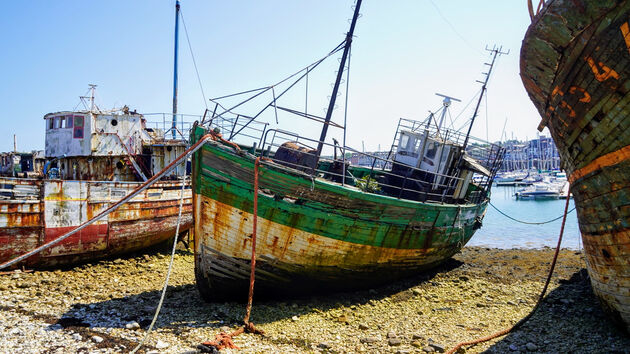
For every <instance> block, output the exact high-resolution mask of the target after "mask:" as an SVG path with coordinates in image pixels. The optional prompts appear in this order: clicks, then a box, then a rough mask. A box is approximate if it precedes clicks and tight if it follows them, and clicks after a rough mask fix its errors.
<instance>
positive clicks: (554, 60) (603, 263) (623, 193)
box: [521, 0, 630, 331]
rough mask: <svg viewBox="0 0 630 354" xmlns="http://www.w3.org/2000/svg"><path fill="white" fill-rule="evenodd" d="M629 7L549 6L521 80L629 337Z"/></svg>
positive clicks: (528, 40) (534, 32)
mask: <svg viewBox="0 0 630 354" xmlns="http://www.w3.org/2000/svg"><path fill="white" fill-rule="evenodd" d="M629 19H630V2H629V1H586V0H572V1H567V0H551V1H547V2H546V4H545V5H544V7H543V8H542V9H541V11H540V12H539V13H538V14H537V15H536V16H535V17H534V18H533V22H532V24H531V26H530V27H529V29H528V31H527V33H526V35H525V39H524V40H523V46H522V49H521V76H522V80H523V83H524V85H525V88H526V90H527V92H528V93H529V96H530V98H531V99H532V101H533V102H534V104H535V106H536V108H537V109H538V111H539V112H540V114H541V116H542V117H543V119H542V122H541V124H540V126H539V129H542V128H543V127H548V128H549V130H550V132H551V135H552V136H553V138H554V140H555V143H556V145H557V147H558V150H559V153H560V156H561V159H562V162H563V165H564V168H565V169H566V171H567V174H568V176H569V181H570V182H571V186H572V187H571V191H572V193H573V196H574V199H575V205H576V208H577V214H578V220H579V225H580V231H581V234H582V241H583V244H584V251H585V254H586V265H587V269H588V273H589V275H590V278H591V284H592V287H593V291H594V293H595V294H596V295H597V296H598V297H599V299H600V300H601V302H602V304H603V306H604V308H605V310H606V311H607V312H609V313H610V315H611V317H612V318H613V319H614V320H615V321H616V322H618V323H619V324H621V325H622V326H623V327H624V328H625V329H626V330H627V331H630V105H629V103H630V23H629V22H628V21H629Z"/></svg>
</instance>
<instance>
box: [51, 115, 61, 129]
mask: <svg viewBox="0 0 630 354" xmlns="http://www.w3.org/2000/svg"><path fill="white" fill-rule="evenodd" d="M62 122H63V117H55V118H54V121H53V129H59V128H61V124H62Z"/></svg>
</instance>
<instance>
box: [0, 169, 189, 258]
mask: <svg viewBox="0 0 630 354" xmlns="http://www.w3.org/2000/svg"><path fill="white" fill-rule="evenodd" d="M139 184H140V182H97V181H65V180H34V179H14V178H2V177H0V185H2V186H4V189H6V190H10V191H12V192H11V193H10V194H9V193H4V196H5V199H2V200H0V262H5V261H7V260H10V259H11V258H14V257H17V256H19V255H22V254H24V253H26V252H28V251H31V250H32V249H34V248H36V247H37V246H40V245H41V244H43V243H45V242H48V241H51V240H53V239H55V238H57V237H59V236H61V235H63V234H65V233H66V232H68V231H70V230H72V229H74V228H75V227H76V226H78V225H80V224H81V223H83V222H85V221H87V220H89V219H91V218H93V217H94V216H95V215H97V214H98V213H100V212H101V211H102V210H104V209H105V208H107V207H108V206H110V205H111V204H113V203H115V202H116V201H118V200H120V199H121V198H123V197H124V196H126V195H127V194H129V193H130V192H131V191H132V190H133V189H134V188H135V187H137V186H138V185H139ZM14 191H28V194H27V195H24V193H22V194H20V193H14ZM181 193H182V189H181V182H158V183H156V184H155V185H153V186H152V187H150V188H148V189H147V190H145V191H144V192H143V193H141V194H139V195H138V196H136V197H134V198H133V199H132V200H131V201H129V202H128V203H127V204H125V205H123V206H122V207H120V208H119V209H118V210H116V211H114V212H112V213H111V214H109V215H108V216H106V217H104V218H102V219H101V220H98V221H96V222H95V223H94V224H92V225H90V226H88V227H87V228H85V229H83V230H81V231H80V232H78V233H76V234H74V235H72V236H70V237H69V238H67V239H65V240H64V241H62V242H60V243H59V244H57V245H55V246H53V247H51V248H49V249H46V250H44V251H42V252H41V253H40V254H38V255H35V256H33V257H31V258H29V259H27V260H25V261H24V262H23V263H22V265H26V266H28V267H51V266H60V265H69V264H74V263H78V262H85V261H88V260H92V259H98V258H103V257H108V256H113V255H117V254H121V253H125V252H131V251H135V250H138V249H142V248H145V247H148V246H151V245H155V244H158V243H160V242H163V241H166V240H168V239H169V238H171V237H173V236H174V234H175V228H176V224H177V215H178V211H179V201H180V197H181ZM191 201H192V196H191V191H190V188H186V189H185V190H184V209H183V210H182V221H181V225H180V232H183V231H186V230H188V229H189V228H190V227H191V226H192V205H191Z"/></svg>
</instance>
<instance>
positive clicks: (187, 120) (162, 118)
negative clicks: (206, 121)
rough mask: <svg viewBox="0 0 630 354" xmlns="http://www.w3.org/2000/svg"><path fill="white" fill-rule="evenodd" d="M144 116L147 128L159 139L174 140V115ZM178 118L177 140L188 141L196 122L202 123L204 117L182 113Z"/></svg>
mask: <svg viewBox="0 0 630 354" xmlns="http://www.w3.org/2000/svg"><path fill="white" fill-rule="evenodd" d="M143 116H144V117H145V119H146V123H145V126H146V127H147V128H149V129H152V130H153V133H154V135H155V137H156V138H157V139H161V140H167V139H172V135H173V133H172V132H173V114H172V113H144V114H143ZM176 116H177V126H176V127H175V131H176V135H177V138H178V139H182V140H186V141H188V138H189V136H190V129H192V126H193V124H194V122H195V121H201V118H202V116H201V115H196V114H182V113H178V114H177V115H176Z"/></svg>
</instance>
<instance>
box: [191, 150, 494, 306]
mask: <svg viewBox="0 0 630 354" xmlns="http://www.w3.org/2000/svg"><path fill="white" fill-rule="evenodd" d="M259 179H260V182H259V183H260V192H259V195H258V228H257V241H256V242H257V243H256V257H257V262H256V294H257V296H261V295H262V296H264V295H268V294H273V293H276V292H282V293H283V294H290V293H295V294H300V293H312V292H320V291H332V290H349V289H357V288H366V287H371V286H374V285H378V284H382V283H385V282H390V281H392V280H393V279H397V278H401V277H404V276H409V275H412V274H414V273H416V272H418V271H421V270H423V269H427V268H429V267H432V266H435V265H437V264H439V263H440V262H443V261H444V260H446V259H448V258H449V257H451V256H452V255H453V254H455V253H456V252H457V251H459V250H460V249H461V247H463V246H464V245H465V244H466V242H467V241H468V240H469V239H470V237H471V236H472V234H473V233H474V230H475V229H476V228H478V227H479V226H480V222H481V219H482V218H483V215H484V213H485V210H486V206H487V204H486V203H485V202H484V203H481V204H474V205H473V204H465V205H448V204H440V203H420V202H411V201H405V200H400V199H396V198H391V197H386V196H380V195H375V194H369V193H364V192H362V191H360V190H358V189H356V188H353V187H348V186H346V187H342V186H341V185H340V184H337V183H332V182H327V181H325V180H321V179H319V178H315V179H311V178H310V176H308V175H306V174H304V173H300V172H299V171H296V170H292V169H289V168H286V167H284V166H281V165H278V164H275V163H273V162H265V161H264V162H263V163H262V165H261V167H260V172H259ZM253 180H254V157H253V156H252V155H249V154H246V153H236V152H235V151H233V148H231V147H228V146H224V145H221V144H219V143H215V142H210V143H206V145H205V146H204V148H203V149H201V150H200V151H199V152H197V153H196V154H195V155H194V157H193V214H194V220H195V226H194V227H195V273H196V277H197V286H198V288H199V290H200V292H201V294H202V296H203V297H204V298H205V299H206V300H209V301H213V300H225V299H244V298H245V297H246V296H247V288H248V286H249V273H250V259H251V246H252V231H253V190H254V188H253Z"/></svg>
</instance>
